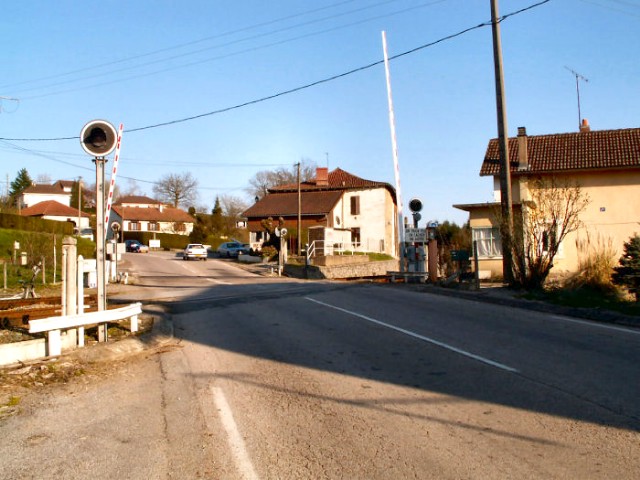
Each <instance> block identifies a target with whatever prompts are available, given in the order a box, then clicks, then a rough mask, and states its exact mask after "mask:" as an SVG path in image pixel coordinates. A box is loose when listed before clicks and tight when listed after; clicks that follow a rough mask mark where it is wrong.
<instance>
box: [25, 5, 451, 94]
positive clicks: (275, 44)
mask: <svg viewBox="0 0 640 480" xmlns="http://www.w3.org/2000/svg"><path fill="white" fill-rule="evenodd" d="M395 1H397V0H387V1H385V2H381V3H378V4H375V5H370V6H367V7H364V8H360V9H355V10H351V11H349V12H345V13H341V14H337V15H332V16H330V17H324V18H321V19H315V20H310V21H308V22H305V23H302V24H297V25H293V26H289V27H284V28H281V29H279V30H275V31H272V32H267V33H262V34H257V35H254V36H252V37H246V38H242V39H238V40H234V41H231V42H228V43H225V44H222V45H214V46H211V47H206V48H203V49H200V50H196V51H193V52H189V53H185V54H181V55H176V56H173V57H168V58H162V59H159V60H154V61H150V62H147V63H143V64H139V65H134V66H131V67H125V68H122V69H120V70H115V71H111V72H108V73H107V74H95V75H91V76H88V77H84V78H79V79H75V80H69V81H66V82H60V83H57V84H52V85H45V86H42V87H34V88H31V89H27V90H22V91H19V92H16V94H19V93H22V92H28V91H32V90H40V89H42V88H49V87H56V86H59V85H65V84H69V83H76V82H80V81H83V80H87V79H90V78H97V77H103V76H104V75H109V74H114V73H119V72H123V71H127V70H132V69H136V68H140V67H144V66H149V65H155V64H158V63H166V62H167V61H171V60H176V59H179V58H184V57H186V56H189V55H195V54H197V53H202V52H204V51H208V50H212V49H214V48H223V47H228V46H230V45H234V44H238V43H241V42H245V41H248V40H255V39H257V38H261V37H266V36H271V35H275V34H277V33H282V32H284V31H287V30H292V29H294V28H298V27H301V26H306V25H310V24H313V23H318V22H321V21H324V20H327V19H333V18H337V17H340V16H344V15H350V14H352V13H355V12H359V11H361V10H365V9H368V8H372V7H375V6H379V5H383V4H385V3H392V2H395ZM444 1H447V0H435V1H430V2H427V3H423V4H420V5H416V6H413V7H410V8H406V9H403V10H397V11H395V12H391V13H388V14H384V15H378V16H375V17H369V18H366V19H363V20H358V21H357V22H351V23H348V24H345V25H340V26H337V27H332V28H328V29H324V30H319V31H316V32H311V33H306V34H304V35H299V36H295V37H290V38H286V39H284V40H279V41H276V42H272V43H267V44H264V45H259V46H256V47H250V48H246V49H243V50H238V51H236V52H231V53H227V54H223V55H218V56H215V57H209V58H205V59H201V60H196V61H193V62H189V63H183V64H180V65H175V66H172V67H165V68H162V69H160V70H154V71H151V72H146V73H140V74H137V75H131V76H128V77H124V78H117V79H114V80H110V81H107V82H101V83H97V84H92V85H87V86H84V87H77V88H71V89H67V90H58V91H55V92H49V93H43V94H40V95H32V96H28V97H24V96H23V97H22V98H23V99H24V100H33V99H37V98H45V97H51V96H55V95H61V94H65V93H71V92H77V91H80V90H88V89H93V88H96V87H103V86H106V85H112V84H115V83H121V82H125V81H129V80H135V79H139V78H144V77H150V76H154V75H158V74H160V73H166V72H170V71H174V70H179V69H183V68H188V67H193V66H195V65H202V64H204V63H209V62H213V61H216V60H222V59H225V58H230V57H234V56H238V55H242V54H245V53H248V52H256V51H259V50H264V49H267V48H271V47H274V46H277V45H283V44H286V43H290V42H294V41H297V40H301V39H305V38H310V37H314V36H318V35H323V34H325V33H329V32H334V31H337V30H342V29H345V28H350V27H353V26H355V25H361V24H363V23H367V22H371V21H374V20H378V19H380V18H389V17H391V16H395V15H400V14H403V13H407V12H410V11H413V10H416V9H420V8H424V7H425V6H431V5H434V4H436V3H442V2H444Z"/></svg>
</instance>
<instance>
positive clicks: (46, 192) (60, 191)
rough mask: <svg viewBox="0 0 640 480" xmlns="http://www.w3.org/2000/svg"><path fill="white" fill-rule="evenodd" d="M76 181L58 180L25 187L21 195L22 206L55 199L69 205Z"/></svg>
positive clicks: (25, 206)
mask: <svg viewBox="0 0 640 480" xmlns="http://www.w3.org/2000/svg"><path fill="white" fill-rule="evenodd" d="M74 183H75V182H73V181H71V180H58V181H57V182H56V183H54V184H53V185H48V184H34V185H31V186H30V187H27V188H25V189H24V191H23V192H22V194H21V195H20V207H21V208H27V207H31V206H33V205H35V204H37V203H40V202H44V201H47V200H54V201H56V202H58V203H61V204H62V205H66V206H67V207H68V206H70V205H71V190H72V188H73V184H74Z"/></svg>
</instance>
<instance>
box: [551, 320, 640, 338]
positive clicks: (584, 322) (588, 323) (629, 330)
mask: <svg viewBox="0 0 640 480" xmlns="http://www.w3.org/2000/svg"><path fill="white" fill-rule="evenodd" d="M551 318H553V319H555V320H562V321H564V322H569V323H578V324H580V325H586V326H589V327H595V328H602V329H604V330H614V331H616V332H624V333H631V334H633V335H640V330H638V329H633V328H631V327H622V326H617V325H611V324H608V323H599V322H594V321H592V320H578V319H577V318H568V317H562V316H560V315H554V316H553V317H551Z"/></svg>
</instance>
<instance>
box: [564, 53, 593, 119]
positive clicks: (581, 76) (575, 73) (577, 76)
mask: <svg viewBox="0 0 640 480" xmlns="http://www.w3.org/2000/svg"><path fill="white" fill-rule="evenodd" d="M564 68H566V69H567V70H569V71H570V72H571V73H573V75H575V77H576V93H577V95H578V130H580V127H581V126H582V114H581V112H580V80H584V81H585V82H587V83H588V82H589V79H588V78H587V77H585V76H583V75H580V74H579V73H578V72H576V71H575V70H572V69H571V68H569V67H567V66H566V65H565V67H564Z"/></svg>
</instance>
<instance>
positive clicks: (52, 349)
mask: <svg viewBox="0 0 640 480" xmlns="http://www.w3.org/2000/svg"><path fill="white" fill-rule="evenodd" d="M61 354H62V340H61V338H60V330H50V331H49V332H48V333H47V355H48V356H50V357H58V356H60V355H61Z"/></svg>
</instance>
